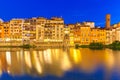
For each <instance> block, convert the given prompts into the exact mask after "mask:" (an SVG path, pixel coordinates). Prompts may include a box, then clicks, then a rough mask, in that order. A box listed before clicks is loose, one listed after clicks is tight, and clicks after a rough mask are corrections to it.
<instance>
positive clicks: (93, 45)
mask: <svg viewBox="0 0 120 80" xmlns="http://www.w3.org/2000/svg"><path fill="white" fill-rule="evenodd" d="M89 48H90V49H104V45H103V44H102V43H90V45H89Z"/></svg>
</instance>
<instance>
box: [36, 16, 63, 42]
mask: <svg viewBox="0 0 120 80" xmlns="http://www.w3.org/2000/svg"><path fill="white" fill-rule="evenodd" d="M37 20H39V21H38V22H39V24H37V28H36V40H37V41H44V42H63V39H64V20H63V19H62V18H56V17H53V18H51V19H44V18H42V19H40V18H38V19H37ZM38 22H37V23H38Z"/></svg>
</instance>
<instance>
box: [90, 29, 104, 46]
mask: <svg viewBox="0 0 120 80" xmlns="http://www.w3.org/2000/svg"><path fill="white" fill-rule="evenodd" d="M90 39H91V42H95V43H96V42H99V43H103V44H105V42H106V30H105V29H101V28H93V29H91V38H90Z"/></svg>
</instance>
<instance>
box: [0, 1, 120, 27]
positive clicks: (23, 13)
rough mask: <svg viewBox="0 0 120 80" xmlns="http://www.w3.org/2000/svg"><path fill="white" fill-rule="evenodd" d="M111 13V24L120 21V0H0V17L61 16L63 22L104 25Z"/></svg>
mask: <svg viewBox="0 0 120 80" xmlns="http://www.w3.org/2000/svg"><path fill="white" fill-rule="evenodd" d="M108 13H109V14H111V18H112V19H111V24H114V23H118V22H120V0H0V18H2V19H3V20H4V21H8V20H10V19H12V18H31V17H46V18H50V17H52V16H55V17H63V18H64V20H65V23H76V22H83V21H94V22H95V23H96V25H97V26H104V25H105V15H106V14H108Z"/></svg>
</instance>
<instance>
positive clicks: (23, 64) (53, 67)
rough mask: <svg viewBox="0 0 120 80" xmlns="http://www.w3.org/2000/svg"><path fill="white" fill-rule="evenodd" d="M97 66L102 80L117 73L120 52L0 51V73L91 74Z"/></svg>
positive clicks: (85, 50) (72, 49)
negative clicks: (75, 71) (102, 71)
mask: <svg viewBox="0 0 120 80" xmlns="http://www.w3.org/2000/svg"><path fill="white" fill-rule="evenodd" d="M100 66H102V67H103V69H104V70H105V73H104V74H105V78H106V79H108V76H109V77H111V76H112V75H113V74H114V73H117V74H120V73H119V72H120V51H112V50H110V49H105V50H90V49H87V48H84V49H74V48H69V49H62V48H60V49H39V50H38V49H37V50H35V49H28V50H27V49H19V48H18V49H2V48H0V74H2V72H3V71H4V72H7V73H8V74H10V75H13V76H14V75H24V74H29V75H38V76H45V75H48V74H51V75H54V76H63V75H64V73H65V72H66V71H70V70H73V69H77V70H79V71H82V72H84V73H89V74H90V73H94V72H95V71H96V70H97V69H98V68H99V67H100Z"/></svg>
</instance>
